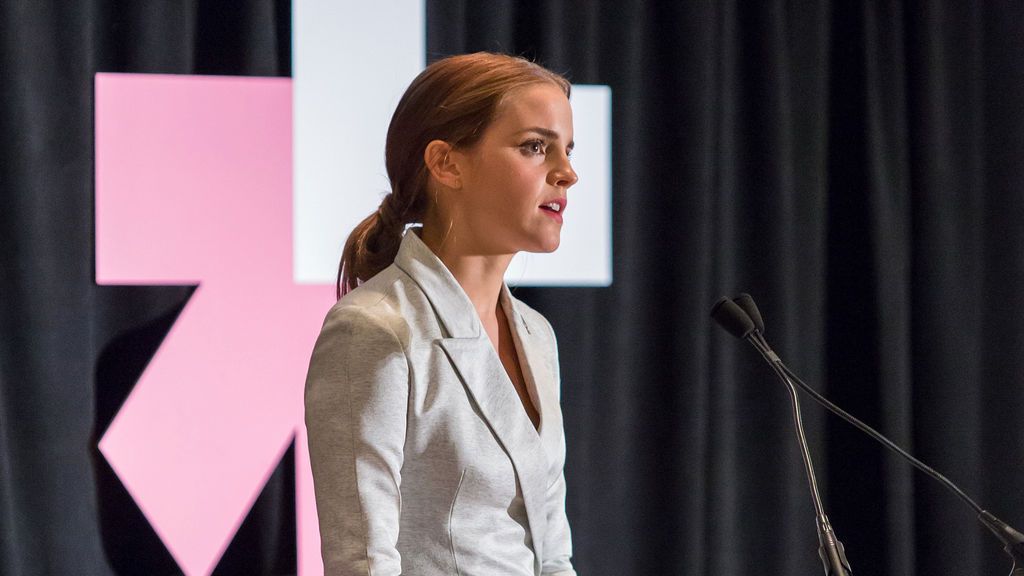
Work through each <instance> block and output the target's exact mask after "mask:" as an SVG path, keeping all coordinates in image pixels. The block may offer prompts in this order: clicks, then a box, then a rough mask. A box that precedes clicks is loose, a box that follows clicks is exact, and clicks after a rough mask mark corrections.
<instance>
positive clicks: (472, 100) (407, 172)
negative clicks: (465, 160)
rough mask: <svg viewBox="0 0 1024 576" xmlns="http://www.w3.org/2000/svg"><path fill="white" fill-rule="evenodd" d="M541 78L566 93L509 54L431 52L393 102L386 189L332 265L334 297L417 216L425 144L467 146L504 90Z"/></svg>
mask: <svg viewBox="0 0 1024 576" xmlns="http://www.w3.org/2000/svg"><path fill="white" fill-rule="evenodd" d="M545 82H549V83H552V84H555V85H556V86H558V87H560V88H561V89H562V90H563V91H564V92H565V95H566V96H569V87H570V84H569V82H568V81H567V80H566V79H565V78H563V77H562V76H560V75H558V74H556V73H554V72H551V71H550V70H548V69H546V68H544V67H542V66H540V65H539V64H535V63H533V62H530V61H529V60H525V59H523V58H519V57H516V56H509V55H505V54H492V53H489V52H477V53H475V54H463V55H460V56H451V57H448V58H444V59H442V60H438V61H437V62H434V63H433V64H431V65H430V66H427V68H426V69H425V70H423V72H420V74H419V75H418V76H416V78H415V79H414V80H413V81H412V84H410V85H409V87H408V88H407V89H406V91H405V94H404V95H402V99H401V100H400V101H399V102H398V107H397V108H396V109H395V113H394V115H393V116H392V117H391V125H390V126H389V127H388V135H387V143H386V144H385V147H384V156H385V167H386V168H387V173H388V179H389V180H390V181H391V192H390V193H389V194H388V195H387V196H385V197H384V200H383V201H382V202H381V203H380V207H379V208H377V211H376V212H374V213H373V214H370V215H369V216H367V217H366V218H365V219H364V220H363V221H362V222H360V223H359V225H358V226H356V227H355V229H354V230H352V233H351V234H349V237H348V240H347V241H346V242H345V250H344V251H343V252H342V256H341V262H340V264H339V265H338V282H337V288H338V298H341V297H342V296H343V295H344V294H346V293H347V292H349V291H350V290H352V289H354V288H355V287H356V286H358V285H359V284H360V283H362V282H365V281H366V280H368V279H369V278H370V277H371V276H374V275H375V274H377V273H378V272H380V271H381V270H383V269H384V268H387V267H388V266H389V265H391V263H392V262H394V260H395V255H396V254H397V253H398V246H399V244H401V241H402V234H403V232H404V231H405V228H406V225H407V224H411V223H417V222H422V221H423V217H424V215H425V214H426V211H427V206H428V201H427V198H428V194H427V185H428V182H429V172H428V170H427V167H426V164H425V163H424V161H423V154H424V151H425V150H426V147H427V144H429V143H430V142H431V141H433V140H443V141H445V142H447V143H449V144H450V145H451V146H452V147H455V148H460V147H461V148H470V147H472V146H473V145H474V144H476V143H477V141H478V140H479V139H480V136H481V135H483V133H484V131H485V130H486V129H487V127H488V126H489V125H490V124H491V122H492V121H493V120H494V117H495V116H496V115H497V112H498V109H499V108H500V106H501V104H502V102H503V101H504V98H505V97H506V96H508V95H509V94H510V93H511V92H512V91H514V90H517V89H519V88H523V87H525V86H530V85H533V84H541V83H545Z"/></svg>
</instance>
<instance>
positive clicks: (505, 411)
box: [441, 336, 547, 559]
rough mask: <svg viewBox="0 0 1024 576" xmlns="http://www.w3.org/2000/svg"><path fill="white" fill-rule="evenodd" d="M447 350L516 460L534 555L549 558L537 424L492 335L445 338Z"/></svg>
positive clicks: (544, 464)
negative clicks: (503, 364) (527, 413)
mask: <svg viewBox="0 0 1024 576" xmlns="http://www.w3.org/2000/svg"><path fill="white" fill-rule="evenodd" d="M441 346H442V347H443V348H444V350H445V352H447V354H448V357H449V358H450V359H451V361H452V364H453V365H454V366H455V369H456V370H457V371H458V373H459V376H460V377H461V378H462V382H463V384H465V386H466V389H467V390H468V391H469V393H470V395H471V396H472V398H473V401H474V402H475V403H476V405H477V406H478V407H479V408H480V413H481V414H482V415H483V417H484V419H485V420H487V423H488V424H489V425H490V427H491V430H492V431H494V435H495V437H497V439H498V442H500V443H501V445H502V447H503V448H504V449H505V452H506V453H507V454H508V456H509V459H510V460H512V465H513V466H514V467H515V469H516V474H517V475H518V477H519V487H520V489H521V490H522V492H523V504H524V505H525V507H526V515H527V518H528V519H529V522H530V535H531V538H532V540H533V548H534V553H535V554H536V557H537V558H538V559H539V558H543V557H544V556H543V550H542V546H543V543H544V532H545V528H546V526H547V516H546V514H545V513H544V493H545V491H546V488H547V482H546V479H547V460H546V458H545V453H544V448H543V446H542V445H541V442H540V436H538V435H537V431H536V430H534V429H533V422H531V421H530V417H529V416H527V415H526V411H525V410H523V406H522V401H521V400H520V399H519V395H518V394H517V393H516V391H515V388H514V387H513V386H512V382H511V381H509V379H508V375H507V374H506V373H505V368H504V366H502V365H501V360H500V359H498V355H497V353H495V352H494V347H493V346H492V345H491V342H490V340H488V339H487V336H484V337H483V338H475V339H471V338H445V339H442V340H441Z"/></svg>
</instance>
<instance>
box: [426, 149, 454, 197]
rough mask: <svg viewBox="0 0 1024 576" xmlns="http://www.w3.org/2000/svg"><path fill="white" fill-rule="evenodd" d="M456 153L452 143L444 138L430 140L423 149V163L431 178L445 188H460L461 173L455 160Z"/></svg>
mask: <svg viewBox="0 0 1024 576" xmlns="http://www.w3.org/2000/svg"><path fill="white" fill-rule="evenodd" d="M456 154H457V153H456V152H455V151H454V149H453V148H452V145H451V144H449V143H447V142H445V141H444V140H431V141H430V144H427V147H426V149H425V150H424V151H423V163H424V164H426V166H427V170H429V171H430V176H431V178H433V179H434V180H435V181H436V182H437V183H438V184H441V185H442V186H445V187H446V188H453V189H459V188H462V173H461V172H460V171H459V165H458V163H456V161H455V155H456Z"/></svg>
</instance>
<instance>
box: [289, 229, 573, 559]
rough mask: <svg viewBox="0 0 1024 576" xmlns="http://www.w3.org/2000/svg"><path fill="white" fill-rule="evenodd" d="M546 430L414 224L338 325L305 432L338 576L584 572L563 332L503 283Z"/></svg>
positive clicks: (325, 350)
mask: <svg viewBox="0 0 1024 576" xmlns="http://www.w3.org/2000/svg"><path fill="white" fill-rule="evenodd" d="M500 303H501V306H502V309H503V310H504V311H505V313H506V315H507V316H508V318H509V327H510V330H511V332H512V339H513V340H514V342H515V346H516V351H517V352H518V353H519V359H520V363H521V365H522V368H523V375H524V377H525V380H526V384H527V387H528V389H529V392H530V397H531V398H532V400H533V403H534V406H536V407H537V410H538V412H539V413H540V430H539V431H538V430H537V429H535V428H534V427H533V423H532V422H531V421H530V418H529V416H528V415H527V413H526V410H525V409H524V408H523V404H522V402H521V400H520V398H519V396H518V394H517V393H516V390H515V388H514V387H513V385H512V382H511V381H510V380H509V378H508V375H507V373H506V372H505V369H504V367H503V366H502V363H501V360H500V359H499V357H498V354H497V352H496V351H495V349H494V346H493V345H492V344H491V341H490V339H489V338H488V337H487V334H486V332H485V331H484V330H483V325H482V324H481V322H480V319H479V317H478V316H477V313H476V311H475V310H474V308H473V306H472V304H471V303H470V301H469V298H468V297H467V296H466V293H465V292H464V291H463V290H462V287H461V286H459V284H458V283H457V282H456V280H455V278H454V277H453V276H452V275H451V273H450V272H449V271H448V269H447V268H446V267H445V266H444V264H443V263H442V262H441V261H440V260H439V259H438V258H437V257H436V256H435V255H434V253H433V252H431V250H430V248H428V247H427V246H426V245H425V244H424V243H423V241H422V240H420V238H419V236H417V234H416V233H413V232H409V233H406V235H405V237H404V239H403V240H402V245H401V248H400V249H399V251H398V256H397V257H396V258H395V263H394V264H393V265H391V266H390V267H388V268H387V269H385V270H384V271H382V272H381V273H380V274H378V275H376V276H374V277H373V278H371V279H370V280H369V281H367V282H366V283H364V284H363V285H362V286H360V287H359V288H357V289H356V290H353V291H352V292H350V293H349V294H347V295H346V296H345V297H344V298H342V299H341V300H340V301H339V302H338V303H337V304H336V305H335V306H334V307H333V308H331V310H330V312H329V313H328V314H327V319H326V320H325V321H324V326H323V330H322V331H321V333H320V337H319V338H318V339H317V342H316V347H315V348H314V350H313V355H312V359H311V360H310V366H309V373H308V376H307V379H306V397H305V404H306V428H307V430H308V434H309V454H310V459H311V462H312V467H313V479H314V486H315V491H316V505H317V514H318V516H319V519H320V537H321V541H322V552H323V560H324V567H325V570H326V573H327V574H329V575H360V576H363V575H366V576H370V575H372V576H391V575H395V574H405V575H417V576H420V575H422V576H433V575H442V574H443V575H449V574H460V575H463V576H536V575H539V574H544V575H558V576H574V575H575V572H574V570H573V567H572V564H571V563H570V560H569V558H570V556H571V555H572V545H571V541H570V535H569V523H568V521H567V519H566V515H565V477H564V475H563V473H562V468H563V466H564V463H565V440H564V434H563V428H562V414H561V409H560V408H559V376H558V356H557V347H556V344H555V336H554V332H553V331H552V330H551V326H550V325H549V324H548V322H547V320H545V319H544V317H543V316H541V315H540V314H539V313H538V312H536V311H535V310H533V309H532V308H530V307H529V306H527V305H526V304H523V303H522V302H520V301H518V300H516V299H515V298H513V297H512V296H511V294H510V293H509V290H508V287H507V286H504V285H503V286H502V289H501V295H500Z"/></svg>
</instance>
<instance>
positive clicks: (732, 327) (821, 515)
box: [711, 298, 853, 576]
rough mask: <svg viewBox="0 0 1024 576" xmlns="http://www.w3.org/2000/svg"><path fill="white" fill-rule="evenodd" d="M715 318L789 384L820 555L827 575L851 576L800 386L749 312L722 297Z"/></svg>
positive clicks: (713, 312)
mask: <svg viewBox="0 0 1024 576" xmlns="http://www.w3.org/2000/svg"><path fill="white" fill-rule="evenodd" d="M711 317H712V318H714V319H715V320H716V321H718V323H719V324H721V325H722V326H723V327H724V328H725V329H726V330H728V331H729V332H730V333H731V334H732V335H733V336H736V337H737V338H740V339H741V340H747V341H748V342H750V343H751V344H753V346H754V348H756V349H757V351H758V352H760V353H761V355H762V356H763V357H764V359H765V360H766V361H767V362H768V364H770V365H771V367H772V370H773V371H774V372H775V375H776V376H778V378H779V380H780V381H781V382H782V383H783V384H784V385H785V386H786V389H787V390H788V391H789V398H790V401H791V404H792V407H793V424H794V426H795V428H796V437H797V441H798V443H799V444H800V456H801V457H802V458H803V463H804V470H805V471H806V472H807V484H808V485H809V486H810V489H811V500H812V501H813V502H814V514H815V517H816V523H815V524H816V526H817V531H818V556H820V557H821V562H822V564H823V565H824V566H825V576H849V575H850V574H852V573H853V571H852V570H851V569H850V562H849V561H848V560H847V559H846V550H845V549H844V548H843V543H842V542H840V541H839V538H837V537H836V533H835V530H833V529H832V525H831V524H830V523H829V521H828V516H827V515H826V514H825V507H824V505H823V504H822V503H821V494H820V493H819V492H818V480H817V478H815V476H814V463H813V462H812V461H811V451H810V449H809V448H808V447H807V436H806V435H805V434H804V421H803V417H802V416H801V415H800V399H799V397H798V396H797V392H796V387H795V386H794V385H793V382H792V381H790V379H789V377H788V376H787V375H786V372H785V370H783V369H782V367H781V366H782V361H781V360H779V357H778V356H777V355H776V354H775V352H773V351H772V349H771V348H770V347H768V345H767V343H765V342H763V338H758V337H755V335H756V336H760V332H759V330H758V328H757V326H756V325H755V323H754V320H752V319H751V318H750V317H749V316H748V315H747V313H746V312H744V311H743V309H742V308H740V307H739V306H738V305H737V304H736V303H734V302H733V301H731V300H729V299H727V298H723V299H722V300H719V302H718V303H717V304H715V307H714V308H713V309H712V310H711Z"/></svg>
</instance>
